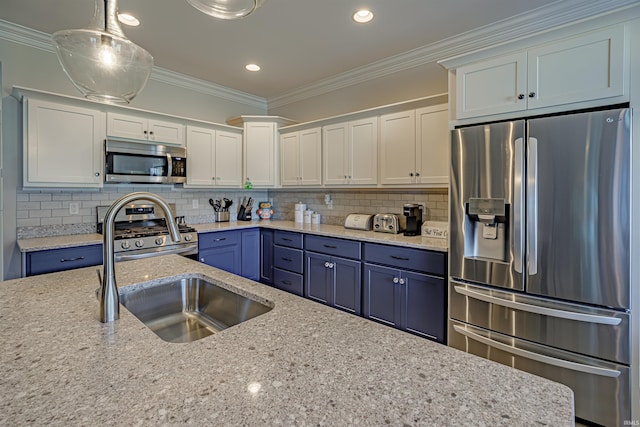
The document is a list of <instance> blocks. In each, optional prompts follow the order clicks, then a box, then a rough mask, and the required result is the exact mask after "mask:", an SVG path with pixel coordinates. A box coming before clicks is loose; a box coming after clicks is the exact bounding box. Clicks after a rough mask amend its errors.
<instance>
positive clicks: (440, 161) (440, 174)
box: [416, 104, 451, 186]
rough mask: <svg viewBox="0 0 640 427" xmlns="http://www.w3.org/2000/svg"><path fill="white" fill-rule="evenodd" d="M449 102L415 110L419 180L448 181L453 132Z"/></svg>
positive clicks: (420, 181)
mask: <svg viewBox="0 0 640 427" xmlns="http://www.w3.org/2000/svg"><path fill="white" fill-rule="evenodd" d="M448 120H449V115H448V108H447V105H446V104H444V105H438V106H435V107H426V108H420V109H418V110H416V138H417V141H416V142H417V143H416V159H418V171H417V178H416V182H417V183H418V184H432V185H442V186H446V185H447V184H448V183H449V165H450V152H451V142H450V140H451V136H450V132H449V122H448Z"/></svg>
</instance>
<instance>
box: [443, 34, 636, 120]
mask: <svg viewBox="0 0 640 427" xmlns="http://www.w3.org/2000/svg"><path fill="white" fill-rule="evenodd" d="M625 63H626V58H625V32H624V26H623V25H618V26H614V27H609V28H606V29H603V30H599V31H594V32H591V33H587V34H583V35H580V36H576V37H571V38H567V39H563V40H559V41H556V42H552V43H547V44H544V45H541V46H537V47H532V48H529V49H527V50H525V51H519V52H514V53H511V54H507V55H503V56H499V57H494V58H490V59H487V60H483V61H478V62H474V63H471V64H468V65H464V66H461V67H458V68H457V69H456V78H455V89H456V117H455V118H456V119H466V118H471V117H479V116H487V115H492V114H500V113H510V112H517V111H523V110H530V109H537V108H544V107H553V106H558V105H565V104H575V103H581V102H589V101H595V100H605V102H608V101H606V100H610V99H611V98H615V97H622V96H624V95H625V93H626V91H627V89H626V87H625V86H626V85H625V79H626V76H625ZM611 102H613V101H611Z"/></svg>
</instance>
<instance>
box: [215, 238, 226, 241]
mask: <svg viewBox="0 0 640 427" xmlns="http://www.w3.org/2000/svg"><path fill="white" fill-rule="evenodd" d="M223 240H227V238H226V237H220V238H219V239H214V242H221V241H223Z"/></svg>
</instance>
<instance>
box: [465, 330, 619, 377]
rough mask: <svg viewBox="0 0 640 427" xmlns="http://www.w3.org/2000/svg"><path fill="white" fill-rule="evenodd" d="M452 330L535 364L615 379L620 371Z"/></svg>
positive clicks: (466, 331)
mask: <svg viewBox="0 0 640 427" xmlns="http://www.w3.org/2000/svg"><path fill="white" fill-rule="evenodd" d="M453 329H454V330H455V331H456V332H458V333H459V334H462V335H464V336H465V337H467V338H469V339H472V340H474V341H478V342H480V343H482V344H485V345H488V346H489V347H493V348H497V349H498V350H502V351H505V352H507V353H510V354H514V355H516V356H520V357H524V358H525V359H531V360H535V361H536V362H541V363H545V364H547V365H553V366H558V367H560V368H565V369H571V370H573V371H578V372H584V373H586V374H593V375H600V376H603V377H611V378H617V377H619V376H620V371H618V370H615V369H607V368H600V367H598V366H592V365H585V364H584V363H576V362H570V361H568V360H563V359H557V358H555V357H550V356H545V355H543V354H539V353H534V352H533V351H529V350H524V349H521V348H517V347H512V346H510V345H507V344H503V343H501V342H498V341H494V340H492V339H491V338H487V337H483V336H482V335H478V334H476V333H474V332H471V331H468V330H466V329H465V328H463V327H462V326H460V325H453Z"/></svg>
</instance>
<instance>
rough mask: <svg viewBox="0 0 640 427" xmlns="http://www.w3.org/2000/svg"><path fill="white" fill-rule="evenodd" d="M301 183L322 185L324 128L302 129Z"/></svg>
mask: <svg viewBox="0 0 640 427" xmlns="http://www.w3.org/2000/svg"><path fill="white" fill-rule="evenodd" d="M300 176H301V180H300V185H322V129H321V128H313V129H307V130H303V131H300Z"/></svg>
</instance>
